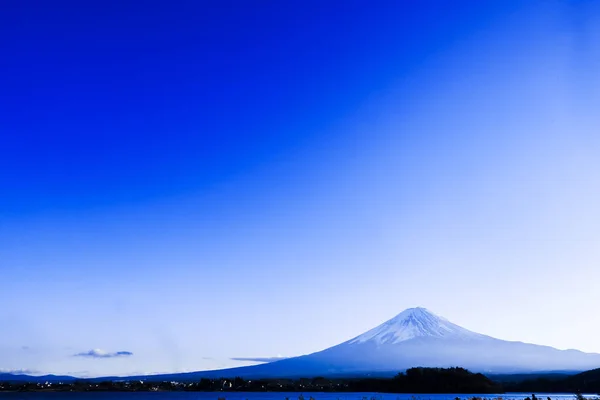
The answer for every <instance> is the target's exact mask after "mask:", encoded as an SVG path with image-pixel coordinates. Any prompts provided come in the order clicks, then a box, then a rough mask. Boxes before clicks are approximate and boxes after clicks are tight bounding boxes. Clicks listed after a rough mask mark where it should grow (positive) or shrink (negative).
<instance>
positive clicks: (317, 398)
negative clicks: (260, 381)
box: [0, 392, 596, 400]
mask: <svg viewBox="0 0 600 400" xmlns="http://www.w3.org/2000/svg"><path fill="white" fill-rule="evenodd" d="M299 396H300V393H256V392H254V393H237V392H229V393H214V392H212V393H205V392H196V393H194V392H158V393H155V392H134V393H118V392H117V393H99V392H96V393H49V392H46V393H1V392H0V400H21V399H22V400H63V399H65V400H113V399H114V400H171V399H173V400H218V398H219V397H223V398H225V399H226V400H286V398H287V399H288V400H299V399H298V398H299ZM311 396H312V397H313V399H314V400H454V399H456V398H457V397H459V398H461V399H464V400H467V399H470V398H472V397H481V398H482V399H487V400H499V399H502V400H524V399H525V398H526V397H529V396H531V393H527V394H520V393H511V394H499V395H490V394H484V395H472V394H471V395H465V394H414V395H412V394H380V393H305V394H304V398H305V400H310V397H311ZM536 396H537V397H539V398H540V400H547V397H550V398H551V399H552V400H575V397H574V396H573V395H572V394H543V393H536ZM586 397H588V398H595V397H596V396H594V395H587V396H586Z"/></svg>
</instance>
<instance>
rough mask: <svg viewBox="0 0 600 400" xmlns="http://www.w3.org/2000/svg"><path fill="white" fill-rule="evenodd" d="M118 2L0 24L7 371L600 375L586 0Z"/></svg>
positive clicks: (18, 14)
mask: <svg viewBox="0 0 600 400" xmlns="http://www.w3.org/2000/svg"><path fill="white" fill-rule="evenodd" d="M110 3H111V2H107V4H106V6H104V7H103V8H102V9H94V8H93V7H92V6H89V7H90V8H86V7H88V6H87V5H82V4H80V3H73V4H69V3H68V2H58V3H53V4H52V8H51V9H50V8H48V9H41V8H40V9H30V8H29V9H25V8H24V7H25V6H24V5H22V4H18V3H16V2H15V4H14V5H12V6H9V7H7V12H3V15H2V16H0V32H2V33H3V34H5V35H9V36H8V37H11V38H13V40H12V41H11V43H10V44H9V45H8V46H6V48H5V49H4V50H3V53H4V54H3V58H6V60H8V61H7V62H6V63H4V64H1V65H0V72H1V74H0V75H1V76H2V78H0V85H1V86H2V87H4V88H7V90H3V92H4V94H2V95H0V110H1V109H4V110H5V111H7V112H1V111H0V153H1V157H0V272H1V275H0V276H1V277H2V286H1V289H0V305H2V306H1V307H0V372H1V371H26V372H33V373H56V374H75V375H79V376H98V375H124V374H137V373H156V372H176V371H194V370H202V369H213V368H224V367H230V366H236V365H246V364H249V363H243V362H240V361H234V360H232V358H253V357H276V356H294V355H301V354H306V353H310V352H314V351H318V350H322V349H324V348H326V347H329V346H332V345H335V344H338V343H340V342H342V341H345V340H348V339H350V338H352V337H354V336H357V335H359V334H361V333H363V332H364V331H366V330H368V329H371V328H373V327H374V326H376V325H378V324H380V323H382V322H383V321H385V320H387V319H389V318H391V317H393V316H395V315H396V314H398V313H400V312H401V311H402V310H404V309H406V308H409V307H414V306H424V307H427V308H428V309H430V310H432V311H434V312H435V313H437V314H439V315H442V316H444V317H445V318H447V319H449V320H450V321H452V322H454V323H457V324H459V325H461V326H463V327H465V328H467V329H471V330H474V331H476V332H479V333H483V334H487V335H491V336H494V337H497V338H500V339H506V340H519V341H525V342H531V343H536V344H544V345H550V346H554V347H557V348H561V349H567V348H577V349H580V350H583V351H589V352H598V353H600V341H599V340H598V339H597V335H596V332H597V330H598V329H599V328H600V321H599V320H598V319H597V318H596V315H595V314H596V309H597V307H596V306H597V305H598V304H600V292H599V291H598V290H597V283H598V282H600V267H599V266H600V246H599V244H600V207H599V205H600V113H598V112H597V110H600V75H599V73H598V72H597V71H600V5H599V3H595V2H592V1H576V2H569V1H530V2H528V1H483V2H475V1H459V2H447V1H441V0H440V1H426V2H424V3H419V5H416V4H415V3H413V4H412V5H410V6H409V5H408V4H409V3H408V2H387V1H382V2H375V3H373V2H366V1H356V2H344V3H339V2H324V5H323V2H311V1H309V2H297V3H296V2H290V3H288V4H287V5H286V7H283V6H281V5H273V4H271V5H270V6H269V7H267V6H266V4H265V5H263V6H261V7H263V8H261V7H249V6H247V4H246V6H245V7H244V6H242V4H243V2H233V3H235V4H238V7H231V8H225V7H221V8H220V7H219V6H217V4H218V3H213V4H212V5H211V6H208V5H207V4H208V3H205V4H204V5H201V4H200V3H197V2H182V3H181V4H180V5H179V6H177V7H175V6H173V5H171V4H167V3H165V2H163V3H161V4H158V3H153V4H151V5H147V6H145V7H141V6H140V4H139V3H138V4H136V3H135V2H125V5H122V6H118V5H119V4H121V2H119V3H117V2H115V3H114V4H110ZM319 3H321V5H319ZM341 4H344V6H343V7H342V6H341ZM5 19H6V20H5ZM94 349H99V350H101V351H92V350H94ZM118 352H124V353H121V354H118ZM128 353H131V354H128Z"/></svg>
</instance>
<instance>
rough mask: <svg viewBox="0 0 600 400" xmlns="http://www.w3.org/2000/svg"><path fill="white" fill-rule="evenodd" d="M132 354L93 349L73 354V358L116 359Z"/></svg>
mask: <svg viewBox="0 0 600 400" xmlns="http://www.w3.org/2000/svg"><path fill="white" fill-rule="evenodd" d="M132 355H133V353H132V352H130V351H117V352H114V353H109V352H108V351H104V350H101V349H93V350H90V351H86V352H83V353H77V354H74V355H73V357H88V358H116V357H130V356H132Z"/></svg>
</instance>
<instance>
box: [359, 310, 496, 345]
mask: <svg viewBox="0 0 600 400" xmlns="http://www.w3.org/2000/svg"><path fill="white" fill-rule="evenodd" d="M418 337H435V338H450V337H452V338H460V339H465V340H467V339H474V340H478V339H484V338H487V336H484V335H480V334H479V333H475V332H471V331H469V330H467V329H465V328H462V327H460V326H458V325H456V324H453V323H452V322H450V321H448V320H447V319H445V318H442V317H440V316H438V315H435V314H434V313H432V312H431V311H429V310H427V309H426V308H422V307H417V308H409V309H407V310H405V311H403V312H401V313H400V314H398V315H397V316H395V317H394V318H392V319H390V320H389V321H386V322H384V323H383V324H381V325H379V326H378V327H376V328H373V329H371V330H370V331H368V332H365V333H363V334H362V335H360V336H358V337H356V338H354V339H352V340H350V341H349V342H348V343H349V344H356V343H365V342H374V343H376V344H378V345H383V344H396V343H400V342H404V341H407V340H411V339H414V338H418Z"/></svg>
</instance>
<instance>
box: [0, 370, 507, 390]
mask: <svg viewBox="0 0 600 400" xmlns="http://www.w3.org/2000/svg"><path fill="white" fill-rule="evenodd" d="M0 390H5V391H6V390H13V391H14V390H17V391H50V390H51V391H81V392H83V391H86V392H87V391H205V392H208V391H210V392H214V391H243V392H265V391H271V392H381V393H465V394H468V393H502V391H503V389H502V386H500V385H499V384H497V383H495V382H493V381H492V380H490V379H489V378H487V377H485V376H484V375H482V374H474V373H471V372H469V371H467V370H466V369H463V368H446V369H444V368H412V369H409V370H408V371H406V373H401V374H398V375H397V376H396V377H394V378H392V379H383V378H382V379H376V378H363V379H341V378H340V379H327V378H323V377H317V378H312V379H258V380H245V379H242V378H234V379H225V378H222V379H201V380H200V381H197V382H151V381H131V382H118V381H107V382H92V381H76V382H71V383H58V384H40V383H0Z"/></svg>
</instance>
